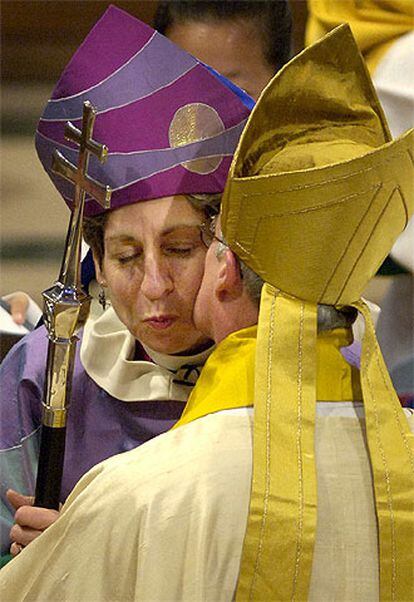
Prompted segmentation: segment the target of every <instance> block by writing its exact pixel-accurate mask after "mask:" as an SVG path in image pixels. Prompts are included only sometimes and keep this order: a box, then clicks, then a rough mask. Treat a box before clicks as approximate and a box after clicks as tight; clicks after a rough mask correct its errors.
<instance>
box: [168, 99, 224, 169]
mask: <svg viewBox="0 0 414 602" xmlns="http://www.w3.org/2000/svg"><path fill="white" fill-rule="evenodd" d="M224 130H225V127H224V123H223V121H222V120H221V117H220V116H219V114H218V113H217V111H216V110H215V109H213V107H210V106H209V105H206V104H204V103H201V102H194V103H190V104H187V105H184V106H183V107H180V108H179V109H178V110H177V111H176V112H175V115H174V117H173V118H172V120H171V123H170V127H169V130H168V140H169V143H170V146H171V148H177V147H178V146H184V145H185V144H191V143H192V142H199V141H200V140H205V139H207V138H212V137H213V136H217V134H221V133H222V132H224ZM221 160H222V156H221V155H219V156H214V157H202V158H199V159H192V160H191V161H186V162H185V163H182V166H183V167H185V169H188V171H191V172H194V173H198V174H201V175H204V174H208V173H211V172H213V171H215V170H216V169H217V168H218V166H219V165H220V163H221Z"/></svg>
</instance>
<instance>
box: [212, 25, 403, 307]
mask: <svg viewBox="0 0 414 602" xmlns="http://www.w3.org/2000/svg"><path fill="white" fill-rule="evenodd" d="M413 140H414V135H413V131H410V132H408V133H407V134H405V135H404V136H402V137H401V138H399V139H398V140H396V141H391V136H390V133H389V130H388V127H387V124H386V121H385V117H384V114H383V111H382V108H381V106H380V104H379V101H378V98H377V95H376V93H375V90H374V88H373V85H372V82H371V80H370V78H369V75H368V73H367V70H366V67H365V64H364V61H363V59H362V57H361V55H360V53H359V51H358V48H357V46H356V44H355V41H354V38H353V36H352V33H351V31H350V28H349V26H347V25H342V26H340V27H338V28H337V29H336V30H335V31H334V32H332V33H331V34H328V35H327V36H326V37H325V38H324V39H323V40H322V41H320V42H317V43H315V44H314V45H313V46H311V47H309V48H308V49H306V50H304V51H303V52H302V53H301V54H299V55H298V56H297V57H295V58H294V59H293V60H292V61H291V62H290V63H289V64H288V65H286V66H285V67H284V68H283V69H281V71H280V72H279V73H278V74H277V75H276V76H275V77H274V78H273V80H272V81H271V82H270V83H269V85H268V86H267V87H266V89H265V90H264V92H263V93H262V95H261V97H260V100H259V101H258V103H257V105H256V107H255V109H254V110H253V111H252V113H251V115H250V118H249V120H248V123H247V126H246V128H245V130H244V133H243V135H242V137H241V140H240V142H239V146H238V148H237V150H236V153H235V157H234V161H233V165H232V168H231V171H230V174H229V178H228V184H227V187H226V190H225V193H224V198H223V205H222V228H223V232H224V234H225V236H226V239H227V241H228V243H229V245H230V247H232V248H233V249H234V250H235V252H236V253H237V254H238V256H239V257H240V258H241V259H242V260H243V261H244V262H245V263H246V264H247V265H248V266H250V267H251V268H252V269H253V270H254V271H255V272H257V273H258V274H259V275H260V276H261V277H262V278H263V279H264V280H265V281H266V282H269V283H271V284H272V285H273V286H275V287H276V288H278V289H280V290H282V291H284V292H285V293H288V294H290V295H292V296H294V297H298V298H300V299H305V300H307V301H311V302H315V303H325V304H332V305H343V304H347V303H350V302H352V301H355V300H356V299H358V298H359V297H360V295H361V293H362V291H363V289H364V287H365V286H366V283H367V282H368V281H369V280H370V278H371V277H372V276H373V275H374V274H375V273H376V271H377V269H378V267H379V266H380V265H381V263H382V261H383V260H384V258H385V257H386V255H387V253H388V251H389V250H390V248H391V247H392V244H393V242H394V241H395V239H396V238H397V236H398V235H399V234H400V232H401V231H402V230H403V229H404V227H405V225H406V224H407V220H408V216H409V215H411V213H412V212H413V209H414V207H413V191H414V177H413V173H414V170H413ZM270 241H272V244H270Z"/></svg>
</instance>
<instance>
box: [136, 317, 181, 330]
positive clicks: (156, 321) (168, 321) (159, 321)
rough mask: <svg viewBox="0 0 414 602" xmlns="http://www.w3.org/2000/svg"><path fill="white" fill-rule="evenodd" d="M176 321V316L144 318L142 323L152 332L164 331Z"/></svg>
mask: <svg viewBox="0 0 414 602" xmlns="http://www.w3.org/2000/svg"><path fill="white" fill-rule="evenodd" d="M176 319H177V318H176V316H151V317H150V318H146V319H145V320H144V322H145V324H148V326H150V327H151V328H153V329H154V330H165V329H166V328H169V327H170V326H172V324H173V323H174V322H175V320H176Z"/></svg>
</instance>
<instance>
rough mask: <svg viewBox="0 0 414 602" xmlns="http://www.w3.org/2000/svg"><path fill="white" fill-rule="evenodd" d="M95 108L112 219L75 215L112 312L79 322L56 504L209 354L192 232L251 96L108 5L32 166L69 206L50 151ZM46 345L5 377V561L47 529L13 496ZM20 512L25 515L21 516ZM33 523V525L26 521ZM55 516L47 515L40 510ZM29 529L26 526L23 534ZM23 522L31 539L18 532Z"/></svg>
mask: <svg viewBox="0 0 414 602" xmlns="http://www.w3.org/2000/svg"><path fill="white" fill-rule="evenodd" d="M86 99H88V100H90V102H92V103H93V104H94V106H95V107H96V108H97V116H96V120H95V126H94V138H95V139H96V140H99V142H100V143H103V144H106V145H107V146H108V147H109V148H110V153H109V155H108V159H107V161H106V163H105V164H104V165H101V164H100V163H99V162H98V161H97V160H96V159H95V158H94V157H92V158H91V161H90V165H89V175H90V177H92V178H94V179H95V180H97V181H100V182H105V184H107V185H109V186H110V187H111V188H112V189H113V194H112V210H111V211H104V212H102V208H101V207H100V206H99V204H97V203H96V202H95V201H93V200H92V199H91V198H90V197H89V195H87V197H86V208H85V212H86V215H87V216H88V223H87V226H86V229H87V236H88V241H89V243H90V244H91V246H92V248H93V251H94V257H95V262H96V265H97V271H98V277H99V280H100V282H101V283H102V286H103V291H105V293H106V295H107V297H110V300H111V303H112V307H110V308H109V309H108V310H107V311H106V312H105V313H104V315H103V316H102V318H101V319H98V320H96V321H95V320H88V321H87V324H86V326H85V329H84V331H83V333H82V339H81V343H80V345H78V350H77V352H76V357H75V366H74V378H73V384H72V400H71V410H70V413H69V417H68V423H67V437H66V455H65V464H64V471H63V480H62V490H61V498H60V500H61V501H62V502H63V501H64V500H65V499H66V497H67V496H68V494H69V492H70V491H71V489H72V488H73V486H74V484H75V483H76V481H77V480H78V479H79V478H80V477H81V476H82V475H83V474H84V473H85V472H86V471H87V470H88V469H89V468H90V467H91V466H93V465H95V464H96V463H98V462H100V461H101V460H103V459H105V458H107V457H109V456H111V455H114V454H116V453H119V452H123V451H127V450H129V449H132V448H134V447H136V446H138V445H140V444H141V443H143V442H144V441H147V440H148V439H150V438H152V437H154V436H155V435H158V434H159V433H160V432H163V431H165V430H167V429H168V428H169V427H170V426H172V424H174V422H175V421H176V420H177V419H178V418H179V416H180V415H181V412H182V409H183V407H184V403H185V401H186V400H187V398H188V394H189V392H190V390H191V388H192V386H193V384H194V382H195V380H196V378H197V376H198V372H199V370H200V367H201V365H202V364H203V363H204V361H205V359H206V357H207V356H208V355H209V353H210V350H209V348H210V347H211V341H210V340H209V339H208V337H206V336H204V335H203V334H201V333H200V332H198V331H197V330H196V329H195V327H194V324H193V321H192V310H193V304H194V299H195V295H196V292H197V290H198V287H199V284H200V281H201V277H202V273H203V267H204V256H205V253H206V247H205V245H204V243H203V241H202V239H201V235H200V227H201V225H202V224H204V223H205V222H206V221H208V220H209V216H210V214H211V213H214V212H216V211H217V205H218V202H219V200H220V193H221V192H222V190H223V188H224V183H225V179H226V175H227V171H228V168H229V165H230V161H231V157H232V153H233V151H234V148H235V145H236V142H237V140H238V137H239V135H240V133H241V130H242V128H243V125H244V123H245V120H246V118H247V116H248V115H249V111H250V108H251V106H252V104H253V102H252V100H251V99H250V97H248V96H247V95H246V94H245V93H244V92H242V91H241V90H239V89H238V88H236V87H235V86H234V85H233V84H230V83H229V82H228V81H227V80H225V79H224V78H221V76H219V75H218V74H217V73H215V72H214V71H212V70H210V69H209V68H208V67H206V66H205V65H203V64H202V63H200V62H199V61H198V60H197V59H195V58H194V57H192V56H190V55H189V54H187V53H186V52H184V51H182V50H180V49H179V48H178V47H177V46H175V45H174V44H173V43H172V42H170V41H169V40H167V39H166V38H164V37H163V36H161V35H160V34H158V33H156V32H155V31H154V30H153V29H151V28H150V27H148V26H147V25H145V24H143V23H141V22H140V21H138V20H137V19H135V18H133V17H132V16H130V15H128V14H127V13H125V12H124V11H121V10H119V9H117V8H115V7H110V8H109V9H108V10H107V12H106V13H105V14H104V16H103V17H102V18H101V19H100V20H99V21H98V23H97V24H96V26H95V27H94V29H93V30H92V31H91V32H90V34H89V35H88V36H87V38H86V40H85V41H84V43H83V44H82V46H81V47H80V48H79V50H78V51H77V52H76V53H75V55H74V56H73V58H72V59H71V61H70V63H69V65H68V66H67V68H66V69H65V71H64V72H63V74H62V76H61V78H60V80H59V82H58V84H57V86H56V88H55V90H54V92H53V96H52V98H51V100H50V101H49V103H48V104H47V107H46V109H45V112H44V114H43V116H42V118H41V120H40V123H39V126H38V131H37V134H36V146H37V151H38V154H39V157H40V159H41V161H42V163H43V165H44V167H45V169H46V171H47V172H48V174H49V175H50V177H51V179H52V181H53V182H54V183H55V185H56V186H57V188H58V190H59V192H60V193H61V195H62V196H63V198H64V199H65V200H66V201H67V203H68V205H69V206H70V207H72V205H73V185H72V184H71V183H70V182H67V181H65V180H63V179H62V178H60V177H58V176H56V175H55V174H53V172H52V170H51V167H52V165H51V156H52V151H53V149H54V148H56V147H57V148H58V149H60V150H61V152H62V154H64V156H65V157H66V158H67V159H68V160H69V161H71V162H72V163H73V164H76V162H77V152H78V151H77V148H76V146H75V145H73V144H72V143H70V142H67V141H66V140H65V137H64V128H65V123H66V122H67V120H68V118H70V120H71V121H72V122H73V124H74V125H75V126H76V127H80V122H81V119H82V110H83V102H84V100H86ZM46 349H47V338H46V336H45V329H44V328H40V329H38V330H37V331H35V332H33V333H31V334H30V335H29V336H27V337H26V338H25V339H24V340H23V341H22V342H21V343H20V344H19V345H18V346H16V347H15V348H14V349H13V350H12V352H11V354H10V355H9V357H8V358H6V360H5V361H4V362H3V364H2V366H1V395H2V399H1V414H2V418H4V420H3V419H2V421H1V425H0V446H1V447H0V450H1V451H0V462H1V470H0V474H1V496H2V505H1V528H2V535H1V539H2V551H3V552H6V551H7V550H8V548H9V546H10V536H9V532H10V528H11V527H12V524H13V519H14V509H13V507H12V505H11V504H10V501H12V502H13V505H14V506H22V504H23V507H21V508H19V509H18V511H17V524H15V525H14V526H13V528H12V533H11V538H12V541H13V545H12V552H13V553H16V552H18V551H19V550H20V549H21V546H24V545H26V544H27V543H29V542H30V541H31V540H32V539H33V536H34V533H35V534H38V533H39V531H41V530H42V529H43V528H44V526H45V525H46V526H47V524H49V523H50V522H52V521H53V520H54V519H55V516H56V515H53V518H52V521H51V518H50V514H47V515H46V514H45V513H46V512H47V511H46V510H43V511H42V509H33V508H30V507H28V506H27V501H26V500H25V499H23V500H22V498H21V497H19V496H18V495H17V494H15V493H9V498H10V501H9V500H8V499H7V496H6V491H7V490H8V489H9V488H12V489H14V490H16V491H19V492H21V493H24V494H33V493H34V475H35V473H36V462H37V458H38V436H39V432H38V427H39V424H40V420H41V397H42V391H43V382H44V370H45V357H46ZM24 504H26V505H24ZM35 511H38V513H37V514H36V516H37V517H39V520H38V519H37V518H36V519H35V518H34V517H33V514H32V513H33V512H35ZM50 512H51V511H50ZM30 521H31V522H30ZM28 524H33V528H32V529H28V528H26V526H27V525H28Z"/></svg>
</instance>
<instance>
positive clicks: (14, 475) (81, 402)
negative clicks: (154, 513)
mask: <svg viewBox="0 0 414 602" xmlns="http://www.w3.org/2000/svg"><path fill="white" fill-rule="evenodd" d="M79 349H80V342H79V343H78V345H77V352H76V360H75V368H74V378H73V386H72V397H71V405H70V410H69V417H68V425H67V437H66V453H65V465H64V473H63V482H62V493H61V501H62V502H63V501H64V500H65V499H66V497H67V496H68V494H69V493H70V491H71V490H72V488H73V486H74V485H75V483H76V482H77V481H78V480H79V478H80V477H81V476H82V475H84V474H85V473H86V472H87V471H88V470H89V469H90V468H91V467H92V466H94V465H95V464H97V463H99V462H101V461H102V460H105V459H106V458H108V457H110V456H113V455H115V454H118V453H121V452H124V451H128V450H130V449H132V448H134V447H137V446H138V445H141V443H144V442H145V441H148V440H149V439H151V438H153V437H155V436H156V435H159V434H160V433H163V432H165V431H167V430H168V429H169V428H171V426H172V425H173V424H174V423H175V422H176V421H177V420H178V418H179V417H180V416H181V413H182V411H183V409H184V405H185V404H184V402H182V401H166V400H162V401H148V402H146V401H138V402H125V401H122V400H119V399H115V398H114V397H112V396H111V395H109V394H108V393H106V391H104V390H103V389H101V388H99V387H98V385H97V384H96V383H95V382H94V381H93V380H92V379H91V378H90V377H89V376H88V374H86V372H85V370H84V369H83V367H82V365H81V363H80V360H79ZM46 354H47V334H46V330H45V328H44V327H41V328H39V329H37V330H35V331H34V332H32V333H30V334H29V335H27V336H26V337H24V339H22V341H21V342H20V343H18V344H17V345H16V346H15V347H13V349H12V350H11V352H10V353H9V355H8V356H7V358H6V359H5V360H4V361H3V363H2V365H1V366H0V418H1V420H0V484H1V485H0V495H1V501H0V508H1V510H0V521H1V523H0V524H1V553H2V554H4V553H6V552H7V551H8V549H9V545H10V543H9V531H10V528H11V525H12V522H13V515H14V511H13V509H12V508H11V506H10V505H9V504H8V502H7V500H6V490H7V489H8V488H10V487H11V488H13V489H16V490H17V491H19V492H21V493H24V494H28V495H33V493H34V487H35V479H36V469H37V458H38V453H39V442H40V440H39V436H40V428H39V427H40V420H41V412H42V410H41V398H42V392H43V382H44V371H45V365H46ZM137 359H138V358H137ZM142 359H144V357H143V358H142Z"/></svg>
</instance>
